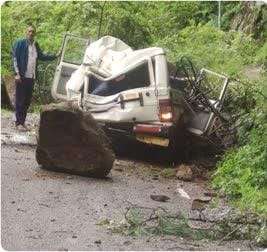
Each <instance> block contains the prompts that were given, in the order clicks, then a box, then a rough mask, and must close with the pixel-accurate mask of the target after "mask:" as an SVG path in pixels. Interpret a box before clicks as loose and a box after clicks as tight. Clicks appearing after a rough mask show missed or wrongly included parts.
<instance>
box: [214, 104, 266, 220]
mask: <svg viewBox="0 0 267 252" xmlns="http://www.w3.org/2000/svg"><path fill="white" fill-rule="evenodd" d="M246 118H247V121H248V124H246V123H244V124H243V127H241V128H240V131H239V140H240V141H239V142H240V144H242V145H241V146H240V147H239V148H234V149H232V150H230V151H229V152H227V153H226V154H225V156H224V159H223V160H222V161H221V162H220V163H219V164H218V169H217V171H216V173H215V175H214V176H215V177H214V180H213V183H214V186H215V187H217V188H220V189H221V190H222V191H224V192H225V193H226V194H228V195H229V196H230V197H231V198H232V199H234V200H236V201H238V205H239V206H241V207H242V208H244V209H249V210H254V211H257V212H259V213H261V214H265V215H266V214H267V199H266V193H267V187H266V186H267V166H266V165H267V148H266V141H267V133H266V132H267V123H266V119H267V118H266V113H265V114H264V113H263V112H262V111H259V108H258V107H257V108H255V109H254V110H253V111H252V112H250V114H246ZM251 123H252V124H253V125H251ZM248 125H249V127H248ZM249 129H250V130H249Z"/></svg>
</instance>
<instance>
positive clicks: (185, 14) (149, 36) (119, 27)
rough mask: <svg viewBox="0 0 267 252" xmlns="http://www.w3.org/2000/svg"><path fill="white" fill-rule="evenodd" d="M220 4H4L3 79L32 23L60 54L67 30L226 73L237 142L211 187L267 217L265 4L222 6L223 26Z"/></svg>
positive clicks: (46, 78) (43, 82)
mask: <svg viewBox="0 0 267 252" xmlns="http://www.w3.org/2000/svg"><path fill="white" fill-rule="evenodd" d="M250 4H251V5H250ZM217 7H218V6H217V2H144V3H139V2H75V1H74V2H56V3H55V2H5V3H4V4H3V5H2V25H1V28H2V38H3V39H2V51H1V53H2V68H1V74H2V77H5V75H10V74H11V68H10V66H11V61H10V51H11V46H12V43H13V42H14V40H15V39H16V38H18V37H23V36H24V31H25V27H26V25H27V24H29V23H32V24H34V25H35V26H36V27H37V38H38V41H39V43H40V45H41V47H42V48H44V49H45V50H46V51H50V52H57V51H58V49H59V48H60V45H61V40H62V36H63V34H64V33H65V32H71V33H74V34H78V35H81V36H84V37H92V38H97V37H98V35H101V36H102V35H106V34H109V35H113V36H115V37H118V38H120V39H122V40H123V41H125V42H126V43H128V44H129V45H130V46H132V47H133V48H142V47H147V46H160V47H163V48H164V49H165V50H166V52H167V55H168V58H169V60H170V61H171V62H173V63H176V62H178V60H179V59H180V58H181V56H183V55H186V56H188V57H190V58H191V59H192V61H193V62H194V63H195V64H196V66H197V67H199V68H200V67H205V68H208V69H212V70H214V71H217V72H220V73H224V74H225V75H228V76H229V77H230V78H231V85H230V91H229V94H228V96H227V99H226V105H227V106H226V111H227V112H228V113H230V114H232V116H234V117H236V118H237V120H236V124H237V125H236V129H237V136H238V139H237V142H236V144H235V146H234V147H232V148H231V149H229V150H228V151H227V152H226V153H225V154H224V156H222V158H221V161H220V162H219V163H218V164H217V168H216V170H215V172H214V175H213V181H212V183H213V185H214V187H216V188H217V189H218V190H221V191H223V192H224V193H225V194H226V195H228V196H229V197H230V199H232V202H234V203H235V204H236V206H238V207H240V208H241V209H244V210H249V211H254V212H256V213H258V214H259V215H261V216H263V217H266V216H267V202H266V195H267V149H266V141H267V139H266V138H267V137H266V134H267V133H266V132H267V121H266V119H267V118H266V115H267V114H266V96H267V92H266V82H267V74H266V69H267V42H266V38H267V27H266V20H267V7H266V5H265V6H263V5H259V6H258V5H256V4H255V3H249V2H222V19H221V28H220V29H219V28H218V27H217ZM101 11H103V16H102V18H101ZM240 15H241V16H242V15H243V17H244V18H243V19H242V20H241V21H240ZM18 21H19V22H18ZM244 22H246V23H245V24H243V23H244ZM18 23H19V25H18ZM53 64H54V65H53ZM53 64H52V65H51V66H48V65H46V64H43V63H42V64H40V66H39V75H38V80H37V85H36V95H37V96H38V99H37V98H36V103H38V104H40V103H42V102H49V101H51V100H50V99H49V98H47V97H50V86H49V85H51V82H52V78H53V71H54V70H53V69H54V67H55V63H53ZM255 72H256V74H255ZM164 220H165V219H164Z"/></svg>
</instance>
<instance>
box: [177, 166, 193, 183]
mask: <svg viewBox="0 0 267 252" xmlns="http://www.w3.org/2000/svg"><path fill="white" fill-rule="evenodd" d="M176 177H177V178H178V179H181V180H184V181H191V180H192V179H193V172H192V169H191V167H190V166H189V165H185V164H182V165H180V166H179V167H178V168H177V173H176Z"/></svg>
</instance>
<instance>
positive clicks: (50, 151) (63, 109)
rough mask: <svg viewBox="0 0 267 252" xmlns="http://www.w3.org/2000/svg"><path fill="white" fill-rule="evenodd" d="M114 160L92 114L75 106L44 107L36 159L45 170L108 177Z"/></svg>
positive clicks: (53, 105) (107, 141) (56, 105)
mask: <svg viewBox="0 0 267 252" xmlns="http://www.w3.org/2000/svg"><path fill="white" fill-rule="evenodd" d="M114 159H115V156H114V153H113V151H112V149H111V145H110V141H109V139H108V138H107V136H106V135H105V133H104V132H103V131H102V130H101V129H100V128H99V127H98V125H97V123H96V122H95V120H94V119H93V117H92V116H91V114H90V113H89V112H83V111H82V110H80V109H79V108H78V107H77V106H76V105H74V104H72V103H58V104H49V105H45V106H43V107H42V110H41V118H40V125H39V137H38V139H37V149H36V160H37V162H38V164H40V165H41V166H42V167H43V168H45V169H49V170H54V171H60V172H68V173H73V174H79V175H84V176H92V177H105V176H107V175H108V173H109V172H110V170H111V168H112V166H113V162H114Z"/></svg>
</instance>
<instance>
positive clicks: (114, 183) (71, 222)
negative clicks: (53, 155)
mask: <svg viewBox="0 0 267 252" xmlns="http://www.w3.org/2000/svg"><path fill="white" fill-rule="evenodd" d="M5 120H6V118H4V119H3V118H2V121H4V123H3V124H2V127H3V125H8V123H7V122H6V121H5ZM5 130H7V128H4V130H3V128H2V132H7V131H5ZM12 134H13V133H12ZM1 168H2V169H1V245H2V247H3V248H4V249H6V250H28V251H29V250H105V251H107V250H236V249H242V250H251V247H249V241H244V242H243V241H242V242H240V241H232V242H230V241H226V242H222V243H221V244H220V245H218V244H219V241H207V240H202V241H192V240H185V239H183V238H181V237H173V236H155V237H151V238H148V237H130V236H126V235H122V234H115V233H113V232H111V231H110V230H108V229H107V227H106V226H99V225H97V223H99V221H101V220H103V219H112V220H121V219H122V218H123V215H124V213H125V209H126V207H127V206H129V202H131V204H136V205H139V206H145V207H158V206H161V207H164V208H165V209H166V210H168V211H169V212H171V213H178V212H180V211H182V212H184V213H189V211H190V208H191V204H192V200H193V199H194V198H196V197H200V196H203V192H204V190H205V188H204V185H203V184H199V183H191V182H188V183H183V189H184V191H186V192H187V193H188V195H189V197H190V198H189V199H188V198H184V197H182V196H181V195H180V194H179V193H178V192H177V185H180V184H181V182H180V181H178V180H177V179H166V178H162V177H159V178H158V177H155V176H154V175H153V174H155V171H158V170H159V169H162V168H164V167H159V166H157V165H151V164H149V163H146V162H142V161H133V160H127V159H125V160H118V159H117V160H116V162H115V163H114V167H113V169H112V171H111V173H110V175H109V177H108V178H107V179H104V180H103V179H102V180H100V179H93V178H87V177H81V176H74V175H69V174H64V173H56V172H51V171H46V170H43V169H40V167H39V166H38V164H37V162H36V160H35V148H34V147H29V146H23V145H19V144H10V143H6V144H3V145H2V148H1ZM151 194H163V195H166V196H168V197H169V198H170V200H169V201H168V202H165V203H163V202H157V201H153V200H152V199H151V198H150V195H151ZM224 210H225V209H219V210H218V211H219V212H222V211H224Z"/></svg>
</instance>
